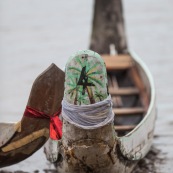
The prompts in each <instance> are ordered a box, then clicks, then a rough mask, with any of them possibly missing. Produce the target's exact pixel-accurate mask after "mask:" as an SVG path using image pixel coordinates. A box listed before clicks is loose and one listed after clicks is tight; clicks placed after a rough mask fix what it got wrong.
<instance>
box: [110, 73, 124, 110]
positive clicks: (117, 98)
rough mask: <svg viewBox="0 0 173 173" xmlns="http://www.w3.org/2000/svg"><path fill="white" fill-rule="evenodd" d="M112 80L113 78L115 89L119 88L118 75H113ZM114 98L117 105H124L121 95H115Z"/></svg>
mask: <svg viewBox="0 0 173 173" xmlns="http://www.w3.org/2000/svg"><path fill="white" fill-rule="evenodd" d="M111 80H112V87H113V88H114V89H119V86H118V81H117V78H116V76H111ZM112 99H113V101H114V102H115V103H116V105H117V107H122V106H123V102H122V99H121V97H119V96H116V97H114V96H113V97H112Z"/></svg>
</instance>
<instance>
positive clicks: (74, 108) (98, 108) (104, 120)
mask: <svg viewBox="0 0 173 173" xmlns="http://www.w3.org/2000/svg"><path fill="white" fill-rule="evenodd" d="M62 117H63V118H64V119H65V120H66V121H68V122H69V123H71V124H73V125H75V126H76V127H79V128H82V129H97V128H99V127H102V126H105V125H107V124H109V123H111V122H113V120H114V113H113V111H112V100H111V96H110V95H109V96H108V97H107V98H106V99H105V100H103V101H100V102H97V103H94V104H90V105H73V104H70V103H68V102H67V101H66V100H65V98H64V99H63V100H62Z"/></svg>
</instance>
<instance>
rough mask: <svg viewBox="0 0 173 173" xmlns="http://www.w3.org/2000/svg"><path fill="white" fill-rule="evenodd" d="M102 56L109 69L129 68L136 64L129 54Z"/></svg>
mask: <svg viewBox="0 0 173 173" xmlns="http://www.w3.org/2000/svg"><path fill="white" fill-rule="evenodd" d="M102 58H103V60H104V62H105V64H106V69H107V70H108V71H111V70H123V69H129V68H131V67H132V66H133V64H134V63H133V60H132V58H131V57H130V56H129V55H102Z"/></svg>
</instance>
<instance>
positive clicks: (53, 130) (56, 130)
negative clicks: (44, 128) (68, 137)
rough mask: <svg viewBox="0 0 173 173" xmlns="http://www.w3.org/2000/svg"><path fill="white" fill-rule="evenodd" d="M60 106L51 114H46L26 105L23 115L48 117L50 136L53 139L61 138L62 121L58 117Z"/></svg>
mask: <svg viewBox="0 0 173 173" xmlns="http://www.w3.org/2000/svg"><path fill="white" fill-rule="evenodd" d="M60 113H61V108H60V109H59V110H58V111H57V112H56V113H55V114H53V115H47V114H45V113H44V112H41V111H38V110H36V109H34V108H31V107H29V106H27V107H26V109H25V113H24V116H26V117H30V118H44V119H50V138H52V139H53V140H58V139H61V137H62V122H61V120H60V119H59V115H60Z"/></svg>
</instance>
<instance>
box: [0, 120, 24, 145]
mask: <svg viewBox="0 0 173 173" xmlns="http://www.w3.org/2000/svg"><path fill="white" fill-rule="evenodd" d="M20 129H21V122H20V121H19V122H17V123H0V147H2V146H3V145H5V144H6V143H7V142H8V141H9V140H10V139H11V138H12V137H13V135H14V134H15V133H16V132H18V131H20Z"/></svg>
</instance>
